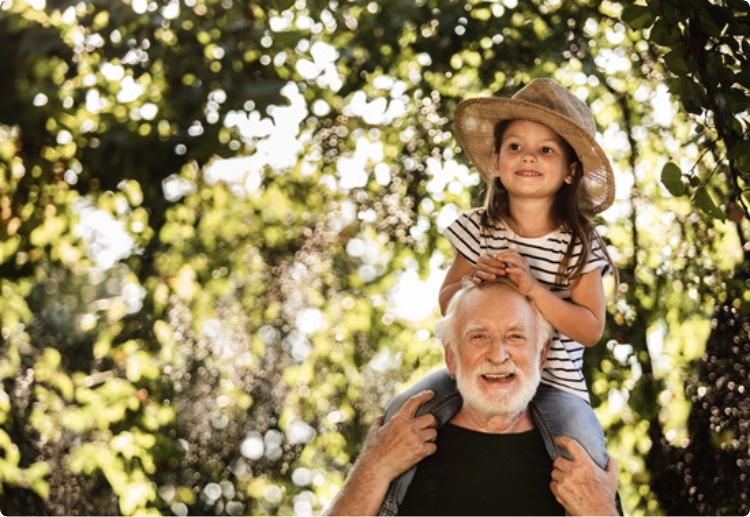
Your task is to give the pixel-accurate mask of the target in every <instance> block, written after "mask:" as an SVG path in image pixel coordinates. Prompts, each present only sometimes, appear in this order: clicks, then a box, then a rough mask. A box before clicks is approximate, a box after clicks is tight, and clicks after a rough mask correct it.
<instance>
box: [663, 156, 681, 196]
mask: <svg viewBox="0 0 750 517" xmlns="http://www.w3.org/2000/svg"><path fill="white" fill-rule="evenodd" d="M661 182H662V184H663V185H664V186H665V187H667V190H668V191H669V193H670V194H672V195H673V196H674V197H679V196H684V195H685V184H684V183H683V182H682V171H681V170H680V168H679V167H678V166H677V165H675V164H674V163H672V162H669V163H667V164H666V165H665V166H664V168H663V169H662V170H661Z"/></svg>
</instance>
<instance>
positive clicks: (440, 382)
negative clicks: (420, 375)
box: [384, 368, 462, 426]
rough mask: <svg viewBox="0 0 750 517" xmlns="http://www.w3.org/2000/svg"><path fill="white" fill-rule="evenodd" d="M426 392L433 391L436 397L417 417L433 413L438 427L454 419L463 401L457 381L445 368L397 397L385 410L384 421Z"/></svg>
mask: <svg viewBox="0 0 750 517" xmlns="http://www.w3.org/2000/svg"><path fill="white" fill-rule="evenodd" d="M424 390H432V391H433V392H434V393H435V396H434V397H432V398H431V399H430V400H428V401H427V402H425V403H424V404H422V406H421V407H420V408H419V409H418V410H417V415H423V414H425V413H432V414H433V415H435V418H436V419H437V421H438V426H441V425H443V424H444V423H445V422H447V421H448V420H450V419H451V418H453V416H454V415H455V414H456V413H457V412H458V410H459V409H460V408H461V404H462V400H461V397H460V396H459V395H458V389H457V388H456V381H455V380H454V379H452V378H451V377H450V376H449V375H448V371H447V370H445V368H443V369H441V370H438V371H436V372H433V373H431V374H429V375H428V376H427V377H425V378H424V379H422V380H420V381H419V382H417V383H416V384H415V385H414V386H412V387H411V388H409V389H408V390H406V391H404V392H401V393H399V394H398V395H396V396H395V397H394V398H393V400H391V402H390V403H389V404H388V408H386V410H385V418H384V421H385V422H387V421H388V420H390V419H391V417H393V415H394V414H395V413H396V412H397V411H398V410H399V409H401V406H403V405H404V403H405V402H406V401H407V400H409V399H410V398H411V397H413V396H414V395H416V394H417V393H419V392H421V391H424Z"/></svg>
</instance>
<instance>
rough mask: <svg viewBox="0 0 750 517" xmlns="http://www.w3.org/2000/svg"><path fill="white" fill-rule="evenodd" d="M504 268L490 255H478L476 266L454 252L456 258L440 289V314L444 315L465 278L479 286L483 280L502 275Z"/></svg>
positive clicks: (493, 278) (494, 278)
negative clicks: (467, 277) (470, 279)
mask: <svg viewBox="0 0 750 517" xmlns="http://www.w3.org/2000/svg"><path fill="white" fill-rule="evenodd" d="M504 271H505V266H504V264H502V263H501V262H499V261H498V260H497V259H495V258H494V257H491V256H490V255H480V256H479V258H478V259H477V264H476V266H475V265H473V264H472V263H471V262H469V260H468V259H467V258H466V257H464V256H463V255H462V254H461V253H460V252H458V251H457V252H456V258H455V259H454V260H453V264H451V267H450V268H449V269H448V273H447V274H446V275H445V280H443V285H442V286H441V287H440V296H439V302H440V313H441V314H442V315H445V311H446V309H447V308H448V303H450V301H451V298H453V295H454V294H456V291H458V290H459V289H461V283H462V281H463V279H464V277H465V276H467V275H468V276H470V277H471V278H472V279H473V280H474V283H476V284H479V283H481V282H482V281H484V280H496V279H497V277H498V276H499V275H501V274H504Z"/></svg>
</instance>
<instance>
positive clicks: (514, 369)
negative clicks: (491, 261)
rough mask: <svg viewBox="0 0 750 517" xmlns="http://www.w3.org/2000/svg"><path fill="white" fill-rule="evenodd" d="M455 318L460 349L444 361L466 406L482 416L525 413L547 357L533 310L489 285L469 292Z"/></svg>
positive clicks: (513, 294)
mask: <svg viewBox="0 0 750 517" xmlns="http://www.w3.org/2000/svg"><path fill="white" fill-rule="evenodd" d="M455 318H456V319H455V320H454V324H455V329H456V338H457V345H456V351H455V352H454V351H453V350H452V349H451V348H450V347H449V346H446V347H445V349H446V363H447V366H448V372H449V373H450V374H451V375H453V376H455V377H456V381H457V383H458V390H459V391H460V392H461V395H462V397H463V399H464V407H465V408H466V409H468V410H471V411H475V412H477V413H478V414H479V415H481V416H482V417H484V418H489V417H492V416H498V415H504V416H512V415H515V414H518V413H519V412H521V411H523V410H524V409H525V408H526V406H527V405H528V403H529V401H530V400H531V398H532V397H533V396H534V393H535V392H536V389H537V386H538V385H539V379H540V373H541V368H542V365H543V364H544V360H545V358H546V348H545V349H544V351H543V352H542V351H539V350H538V347H537V343H536V340H537V334H536V332H537V330H536V326H535V321H536V318H535V312H534V309H533V308H532V306H531V305H530V304H529V302H528V301H526V299H525V298H524V297H523V296H521V295H520V294H519V293H517V292H515V291H513V290H512V289H510V288H508V287H503V286H490V287H487V288H484V289H474V290H472V291H470V292H468V293H467V294H466V295H465V296H464V297H463V299H462V300H461V304H460V305H459V307H458V308H457V310H456V315H455Z"/></svg>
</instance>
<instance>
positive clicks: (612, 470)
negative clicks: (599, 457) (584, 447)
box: [607, 456, 620, 489]
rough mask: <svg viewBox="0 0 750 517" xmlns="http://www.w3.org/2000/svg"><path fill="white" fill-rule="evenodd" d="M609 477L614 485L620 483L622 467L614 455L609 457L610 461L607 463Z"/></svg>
mask: <svg viewBox="0 0 750 517" xmlns="http://www.w3.org/2000/svg"><path fill="white" fill-rule="evenodd" d="M607 477H608V478H609V481H610V482H611V483H612V486H614V487H615V489H616V487H617V486H618V485H619V484H620V468H619V465H618V464H617V460H616V459H614V458H613V457H612V456H610V457H609V463H607Z"/></svg>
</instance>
